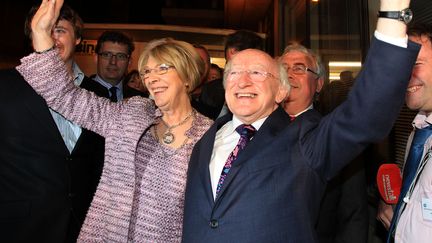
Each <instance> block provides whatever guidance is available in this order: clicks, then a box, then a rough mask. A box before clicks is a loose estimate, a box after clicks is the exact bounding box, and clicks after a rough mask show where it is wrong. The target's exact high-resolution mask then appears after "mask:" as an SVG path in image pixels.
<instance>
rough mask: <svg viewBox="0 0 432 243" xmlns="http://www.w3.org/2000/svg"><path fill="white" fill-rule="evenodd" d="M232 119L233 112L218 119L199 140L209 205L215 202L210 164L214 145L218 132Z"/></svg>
mask: <svg viewBox="0 0 432 243" xmlns="http://www.w3.org/2000/svg"><path fill="white" fill-rule="evenodd" d="M231 119H232V115H231V114H228V115H225V116H223V117H221V118H219V119H217V120H216V121H215V123H214V124H213V125H212V126H211V127H210V128H209V130H208V131H207V132H206V133H205V134H204V136H203V137H202V138H201V140H200V142H199V144H200V147H199V149H198V151H200V152H199V161H203V162H201V163H199V166H200V167H199V174H200V181H201V183H202V186H203V188H204V190H205V194H206V197H207V199H208V202H209V205H213V204H214V199H213V191H212V187H211V179H210V170H209V164H210V159H211V155H212V153H213V146H214V142H215V137H216V133H217V131H218V130H219V129H220V128H221V127H222V126H223V125H224V124H225V123H227V122H228V121H230V120H231ZM204 161H205V162H204Z"/></svg>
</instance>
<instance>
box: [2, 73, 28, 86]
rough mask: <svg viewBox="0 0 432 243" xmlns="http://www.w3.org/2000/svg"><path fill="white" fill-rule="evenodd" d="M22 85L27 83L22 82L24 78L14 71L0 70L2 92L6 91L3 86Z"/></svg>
mask: <svg viewBox="0 0 432 243" xmlns="http://www.w3.org/2000/svg"><path fill="white" fill-rule="evenodd" d="M18 84H20V85H21V84H24V85H26V84H27V82H26V81H25V80H24V77H23V76H21V74H20V73H19V72H18V71H17V70H16V69H15V68H10V69H1V70H0V85H1V86H2V87H3V90H5V91H7V90H8V89H7V88H5V87H4V86H9V85H18Z"/></svg>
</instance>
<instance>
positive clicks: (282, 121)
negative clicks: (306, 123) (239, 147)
mask: <svg viewBox="0 0 432 243" xmlns="http://www.w3.org/2000/svg"><path fill="white" fill-rule="evenodd" d="M289 123H290V119H289V116H288V115H287V114H286V112H285V111H284V110H283V109H282V108H280V107H279V108H278V109H276V110H275V111H274V112H273V113H272V114H270V116H269V117H268V118H267V119H266V120H265V122H264V124H263V125H262V126H261V128H260V129H259V130H258V131H257V132H256V134H255V136H254V138H253V139H252V140H251V141H250V142H249V143H248V144H247V146H246V147H245V149H244V150H243V151H241V152H240V154H239V156H238V157H237V160H236V161H235V162H234V164H233V166H232V167H231V169H230V171H229V173H228V175H227V177H226V178H225V181H224V183H223V185H222V188H221V190H220V191H219V194H218V197H217V198H216V200H217V201H218V200H219V198H221V197H222V196H223V194H224V192H225V191H226V190H227V188H229V185H230V184H231V182H232V181H233V179H234V178H235V177H236V175H237V174H238V172H239V171H240V170H241V168H242V167H243V164H244V163H246V162H247V161H248V160H249V159H251V158H252V157H253V156H255V155H256V154H257V153H258V151H260V150H262V149H263V146H266V145H268V144H271V143H272V141H273V140H274V138H275V137H276V136H277V135H278V134H279V133H280V132H281V131H282V130H283V129H284V128H285V127H287V126H288V125H289Z"/></svg>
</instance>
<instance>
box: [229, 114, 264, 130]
mask: <svg viewBox="0 0 432 243" xmlns="http://www.w3.org/2000/svg"><path fill="white" fill-rule="evenodd" d="M267 117H268V116H266V117H264V118H261V119H259V120H258V121H255V122H253V123H252V124H251V125H252V126H253V127H254V128H255V129H256V130H257V131H258V130H259V129H260V128H261V126H262V124H263V123H264V122H265V120H266V119H267ZM241 124H243V122H241V121H240V120H239V119H238V118H237V117H236V116H235V115H233V118H232V123H231V127H230V128H229V130H230V132H234V131H235V129H236V128H237V127H238V126H240V125H241Z"/></svg>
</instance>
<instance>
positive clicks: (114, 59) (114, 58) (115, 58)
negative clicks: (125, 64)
mask: <svg viewBox="0 0 432 243" xmlns="http://www.w3.org/2000/svg"><path fill="white" fill-rule="evenodd" d="M109 61H110V64H116V63H117V56H115V55H112V57H111V58H110V59H109Z"/></svg>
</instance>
